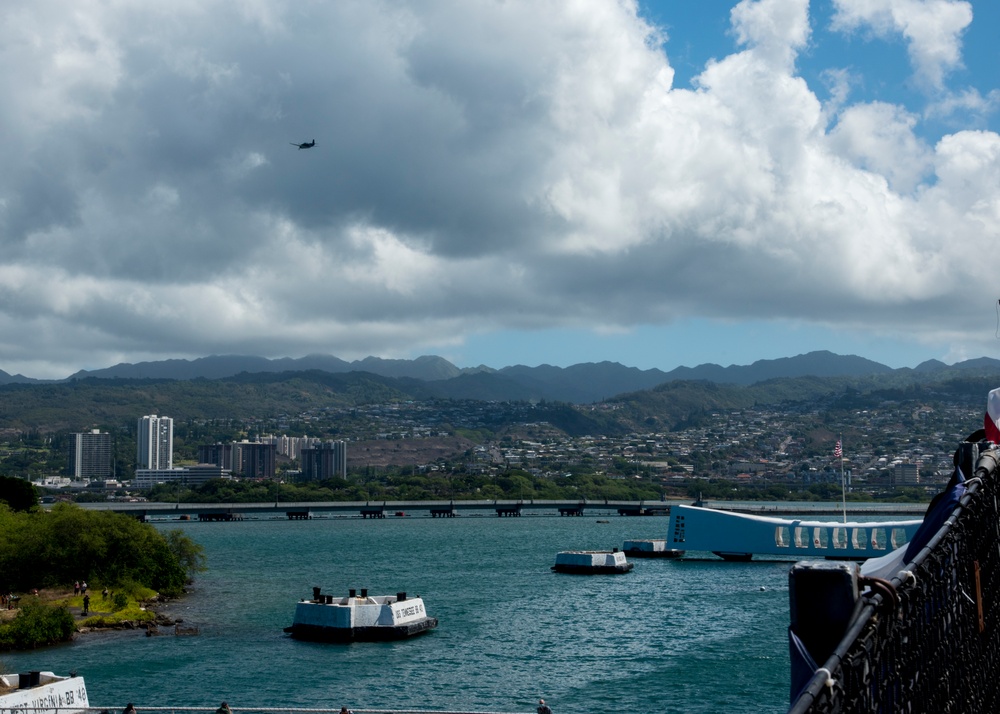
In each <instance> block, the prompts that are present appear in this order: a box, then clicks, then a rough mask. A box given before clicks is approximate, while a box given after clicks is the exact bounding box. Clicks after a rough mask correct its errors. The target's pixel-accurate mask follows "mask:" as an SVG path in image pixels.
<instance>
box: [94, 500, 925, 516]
mask: <svg viewBox="0 0 1000 714" xmlns="http://www.w3.org/2000/svg"><path fill="white" fill-rule="evenodd" d="M688 503H689V501H687V500H685V501H610V500H586V499H584V500H575V501H557V500H538V499H534V500H479V501H451V500H449V501H324V502H309V501H301V502H284V501H269V502H265V503H163V502H155V503H154V502H144V501H139V502H122V501H115V502H101V503H81V504H79V505H80V506H81V507H82V508H86V509H89V510H101V511H114V512H116V513H124V514H128V515H131V516H134V517H136V518H138V519H140V520H144V521H145V520H150V519H159V520H163V519H166V520H199V521H242V520H260V519H274V518H285V519H288V520H308V519H311V518H336V517H341V518H344V517H360V518H364V519H384V518H395V517H403V516H414V515H417V514H419V515H421V516H427V517H431V518H454V517H458V516H460V515H465V516H496V517H503V518H511V517H513V518H516V517H519V516H521V515H523V514H531V515H556V514H558V515H559V516H567V517H573V516H583V515H585V514H594V515H609V514H612V515H613V514H617V515H620V516H669V515H670V507H671V505H673V504H683V505H688ZM703 505H704V506H706V507H708V508H713V509H717V510H728V511H734V512H738V513H755V514H765V515H798V516H804V515H828V516H839V515H840V514H841V507H840V505H839V504H836V503H813V502H789V503H781V504H776V503H774V502H768V503H754V502H752V501H739V502H736V501H732V502H731V501H706V502H704V503H703ZM926 508H927V505H926V504H921V503H893V504H878V503H857V504H852V505H851V506H850V509H849V510H850V513H851V516H852V517H857V516H878V515H882V516H886V515H888V516H904V515H911V514H921V515H922V514H923V512H924V511H925V510H926Z"/></svg>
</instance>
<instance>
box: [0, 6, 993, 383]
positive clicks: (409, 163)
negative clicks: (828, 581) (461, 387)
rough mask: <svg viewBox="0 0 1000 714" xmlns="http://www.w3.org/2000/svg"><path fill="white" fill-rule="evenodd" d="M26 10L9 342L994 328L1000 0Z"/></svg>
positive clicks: (884, 354) (97, 361) (536, 341)
mask: <svg viewBox="0 0 1000 714" xmlns="http://www.w3.org/2000/svg"><path fill="white" fill-rule="evenodd" d="M0 17H3V19H4V20H6V22H3V23H0V37H3V39H4V42H2V43H0V47H3V50H0V52H2V53H3V57H4V59H5V60H6V61H5V62H4V67H6V68H7V69H6V70H5V71H4V70H0V80H2V81H3V83H4V88H5V90H6V96H7V97H8V101H7V102H5V103H4V106H3V107H2V108H0V120H2V121H3V126H4V127H5V138H6V141H5V142H3V144H2V145H0V160H2V161H3V163H4V166H5V168H6V171H5V172H4V175H3V176H2V177H0V242H2V244H3V246H4V251H5V252H4V255H5V260H4V264H3V265H2V266H0V327H2V328H3V329H2V331H0V334H3V335H4V337H3V338H0V369H2V370H4V371H6V372H8V373H10V374H22V375H25V376H27V377H33V378H38V379H61V378H65V377H67V376H69V375H70V374H72V373H74V372H76V371H78V370H80V369H91V370H92V369H100V368H104V367H108V366H111V365H114V364H117V363H121V362H128V363H138V362H145V361H155V360H162V359H178V358H179V359H195V358H198V357H204V356H209V355H256V356H261V357H268V358H278V357H302V356H304V355H308V354H331V355H336V356H338V357H340V358H342V359H346V360H354V359H362V358H364V357H367V356H377V357H384V358H405V359H412V358H415V357H418V356H420V355H439V356H441V357H443V358H445V359H447V360H449V361H450V362H452V363H453V364H455V365H456V366H459V367H475V366H478V365H488V366H490V367H494V368H502V367H505V366H510V365H516V364H523V365H528V366H536V365H540V364H551V365H555V366H570V365H573V364H580V363H586V362H602V361H612V362H619V363H621V364H624V365H628V366H633V367H638V368H640V369H650V368H658V369H661V370H664V371H669V370H671V369H673V368H675V367H679V366H689V367H693V366H697V365H699V364H704V363H715V364H720V365H723V366H727V365H748V364H751V363H753V362H755V361H757V360H762V359H776V358H781V357H789V356H794V355H799V354H805V353H808V352H813V351H817V350H829V351H831V352H834V353H836V354H842V355H852V354H853V355H858V356H861V357H865V358H868V359H871V360H874V361H877V362H880V363H882V364H885V365H887V366H890V367H893V368H898V367H914V366H916V365H917V364H919V363H921V362H923V361H926V360H928V359H938V360H941V361H944V362H946V363H949V364H951V363H954V362H957V361H962V360H965V359H970V358H976V357H981V356H986V357H995V356H997V346H998V344H997V342H998V335H1000V302H998V299H1000V288H998V287H997V286H996V281H995V280H994V279H993V276H992V271H991V261H989V260H988V258H987V257H986V256H988V255H989V254H990V249H991V248H992V247H993V246H994V245H996V242H997V239H998V238H1000V208H998V206H1000V181H998V180H997V179H998V177H1000V134H998V131H1000V118H998V114H997V108H998V105H1000V88H998V87H997V82H996V78H995V72H994V67H995V66H996V65H997V62H998V60H1000V49H997V47H996V46H995V43H994V41H993V39H994V38H993V34H995V29H996V28H997V27H998V26H1000V7H998V6H997V5H996V3H990V2H987V1H986V0H974V1H972V2H968V1H963V0H868V1H867V2H859V1H858V0H812V1H811V2H810V1H809V0H743V1H742V2H736V1H735V0H732V1H731V2H726V3H666V2H657V1H654V0H640V1H631V0H620V1H619V2H605V0H579V1H578V2H574V3H556V4H551V5H544V4H542V5H539V4H538V3H530V2H526V1H525V2H521V1H518V0H512V1H511V2H507V3H502V4H501V3H490V4H476V3H472V4H470V3H462V2H458V1H457V0H438V1H436V2H431V3H424V2H421V3H409V2H399V3H393V4H381V3H365V4H352V5H343V4H332V5H323V4H320V5H311V6H301V5H291V6H289V5H287V4H284V3H279V2H277V0H262V2H259V3H254V4H253V5H248V6H240V5H238V6H233V5H232V4H229V3H224V2H221V1H219V2H216V1H214V0H209V1H207V2H205V3H202V4H199V6H198V7H197V8H195V7H193V6H183V5H180V6H164V7H153V6H146V5H142V4H139V5H135V6H130V7H127V8H125V9H122V8H119V7H112V6H110V5H106V4H104V3H101V2H97V3H91V4H87V5H82V6H81V5H79V4H77V3H70V2H69V0H51V1H50V2H46V3H41V4H39V3H29V2H27V1H26V0H15V1H14V2H12V3H9V4H8V5H7V6H5V8H4V10H2V11H0ZM220 27H224V28H225V32H220V31H219V28H220ZM15 68H16V69H15ZM306 142H315V144H314V145H312V146H309V147H308V150H301V149H300V148H299V147H301V146H304V143H306ZM290 144H294V146H292V145H290Z"/></svg>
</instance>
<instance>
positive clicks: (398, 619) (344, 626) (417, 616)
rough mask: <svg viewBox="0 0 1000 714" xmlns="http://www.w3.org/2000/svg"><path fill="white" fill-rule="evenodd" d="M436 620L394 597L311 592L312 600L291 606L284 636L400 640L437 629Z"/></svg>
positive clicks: (420, 604)
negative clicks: (291, 617)
mask: <svg viewBox="0 0 1000 714" xmlns="http://www.w3.org/2000/svg"><path fill="white" fill-rule="evenodd" d="M437 625H438V621H437V618H436V617H428V615H427V611H426V610H425V609H424V601H423V600H422V599H420V598H419V597H414V598H407V596H406V593H405V592H400V593H396V594H395V595H369V594H368V590H367V588H362V590H361V594H360V595H358V594H357V591H356V590H354V589H351V590H350V591H349V593H348V595H347V597H341V598H336V597H334V596H333V595H324V594H323V593H322V592H321V590H320V588H313V597H312V600H302V601H301V602H299V603H298V604H297V605H296V606H295V619H294V620H293V622H292V624H291V626H290V627H286V628H285V632H287V633H289V634H291V636H292V637H294V638H295V639H298V640H310V641H313V642H374V641H383V640H401V639H404V638H406V637H412V636H413V635H419V634H422V633H424V632H429V631H430V630H433V629H434V628H435V627H437Z"/></svg>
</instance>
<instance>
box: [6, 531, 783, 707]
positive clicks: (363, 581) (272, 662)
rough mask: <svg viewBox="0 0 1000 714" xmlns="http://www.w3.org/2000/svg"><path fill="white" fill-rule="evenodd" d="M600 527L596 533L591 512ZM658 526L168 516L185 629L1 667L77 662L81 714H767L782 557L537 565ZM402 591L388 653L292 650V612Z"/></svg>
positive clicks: (98, 638) (778, 648)
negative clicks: (265, 712)
mask: <svg viewBox="0 0 1000 714" xmlns="http://www.w3.org/2000/svg"><path fill="white" fill-rule="evenodd" d="M602 520H603V521H606V522H601V521H602ZM667 522H668V520H667V518H665V517H622V516H618V515H611V514H609V515H607V516H600V515H591V514H588V515H587V516H581V517H559V516H554V515H553V516H527V515H526V516H522V517H520V518H497V517H496V516H464V515H463V516H462V517H459V518H449V519H432V518H428V517H411V516H408V517H397V518H392V517H389V518H386V519H384V520H363V519H361V518H358V517H352V518H347V517H338V518H316V519H312V520H307V521H287V520H278V519H273V520H249V521H243V522H228V523H199V522H182V521H171V522H161V523H158V524H157V527H158V528H164V529H169V528H180V529H183V530H184V531H185V532H186V533H188V534H189V535H190V536H191V537H192V538H193V539H194V540H195V541H197V542H198V543H200V544H201V545H203V546H204V548H205V553H206V555H207V559H208V565H209V570H208V571H207V572H205V573H201V574H200V575H198V577H197V579H196V581H195V583H194V586H193V587H192V590H191V592H190V594H188V595H187V596H185V597H184V598H182V599H180V600H178V601H175V602H172V603H170V604H169V605H168V606H167V607H165V608H163V611H164V612H165V614H167V615H169V616H171V617H173V618H178V619H182V620H183V623H184V626H185V627H197V628H198V634H196V635H175V634H173V631H172V630H168V629H167V628H162V629H163V631H165V632H169V633H170V634H162V635H160V636H155V637H146V636H144V634H143V632H141V631H138V630H133V631H116V632H102V633H91V634H87V635H83V636H79V637H78V638H77V639H76V640H75V641H74V642H73V643H71V644H68V645H62V646H58V647H54V648H47V649H42V650H37V651H32V652H20V653H5V654H2V655H0V662H2V663H3V664H4V666H5V667H6V669H7V670H8V671H13V672H18V671H28V670H52V671H54V672H56V673H61V674H65V673H68V672H69V671H71V670H72V671H76V672H77V673H78V674H80V675H82V676H84V677H85V678H86V683H87V689H88V693H89V698H90V702H91V704H92V705H93V706H101V707H104V706H107V707H113V708H116V709H118V710H119V711H120V710H121V708H123V707H124V705H125V703H126V702H129V701H131V702H134V703H135V704H136V706H137V707H140V709H141V708H142V707H143V706H178V707H179V706H217V705H218V703H219V702H220V701H222V700H226V701H228V702H229V704H230V705H231V706H232V707H233V708H234V709H236V710H238V709H239V708H240V707H244V708H245V707H250V706H260V707H306V708H339V707H340V706H341V705H346V706H348V707H350V708H357V709H403V708H406V709H427V710H452V711H459V710H480V711H503V712H529V711H534V707H535V705H536V703H537V700H538V698H539V697H544V698H545V699H546V701H547V702H548V703H549V704H550V705H551V706H552V708H553V709H554V710H555V711H556V712H558V713H559V714H565V713H566V712H597V711H628V712H635V713H642V712H650V713H654V712H687V713H690V712H712V713H715V712H723V711H724V712H730V713H733V712H758V713H759V712H780V711H784V710H786V709H787V706H788V679H789V674H788V666H789V665H788V652H787V649H788V648H787V640H786V629H787V626H788V580H787V577H788V570H789V567H790V565H791V561H780V560H763V561H757V560H755V561H754V562H751V563H727V562H723V561H721V560H719V559H718V558H715V557H714V556H712V555H710V554H692V553H689V554H688V557H687V558H685V559H683V560H680V561H676V560H655V559H653V560H645V559H633V560H632V562H633V563H634V564H635V568H634V570H632V572H630V573H627V574H623V575H601V576H580V575H562V574H557V573H553V572H552V570H551V565H552V564H553V563H554V562H555V555H556V553H557V552H558V551H560V550H576V549H610V548H613V547H618V548H621V547H622V544H623V542H624V541H625V540H630V539H646V538H665V537H666V528H667ZM313 586H321V587H322V588H323V592H324V593H329V594H335V595H338V596H340V595H346V594H347V591H348V589H349V588H357V589H359V590H360V589H361V588H368V591H369V592H370V593H371V594H373V595H380V594H394V593H396V592H399V591H405V592H407V593H408V594H412V595H419V596H421V597H422V598H423V599H424V602H425V604H426V606H427V611H428V613H429V614H430V615H432V616H435V617H437V618H438V619H439V621H440V625H439V627H438V628H437V629H436V630H434V631H433V632H431V633H430V634H427V635H422V636H420V637H417V638H413V639H410V640H405V641H400V642H388V643H354V644H349V645H334V644H315V643H307V642H299V641H296V640H292V639H291V638H289V637H288V635H286V634H285V633H284V632H283V628H284V627H286V626H287V625H290V624H291V621H292V615H293V612H294V609H295V603H296V602H297V601H298V600H300V599H302V598H308V597H311V595H312V588H313Z"/></svg>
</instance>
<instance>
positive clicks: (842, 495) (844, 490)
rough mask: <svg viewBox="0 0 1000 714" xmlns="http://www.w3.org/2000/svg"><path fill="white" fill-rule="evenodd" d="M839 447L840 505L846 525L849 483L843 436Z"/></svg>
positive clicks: (838, 443) (838, 444)
mask: <svg viewBox="0 0 1000 714" xmlns="http://www.w3.org/2000/svg"><path fill="white" fill-rule="evenodd" d="M837 446H838V447H840V448H839V449H838V450H839V451H840V499H841V501H840V503H841V506H842V507H843V510H844V523H847V481H846V480H845V479H844V437H843V435H841V437H840V441H838V442H837Z"/></svg>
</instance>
